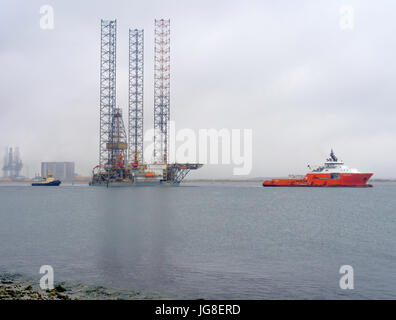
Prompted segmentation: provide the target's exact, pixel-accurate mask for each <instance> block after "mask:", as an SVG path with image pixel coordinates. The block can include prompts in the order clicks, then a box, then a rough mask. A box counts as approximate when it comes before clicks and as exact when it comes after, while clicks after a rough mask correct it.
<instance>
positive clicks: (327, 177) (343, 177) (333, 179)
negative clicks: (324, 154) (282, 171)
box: [263, 150, 373, 188]
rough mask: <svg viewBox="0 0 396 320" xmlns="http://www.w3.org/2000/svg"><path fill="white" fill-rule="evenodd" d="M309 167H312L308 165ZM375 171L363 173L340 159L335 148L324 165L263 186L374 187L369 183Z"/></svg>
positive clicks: (267, 181)
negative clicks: (335, 152) (349, 166)
mask: <svg viewBox="0 0 396 320" xmlns="http://www.w3.org/2000/svg"><path fill="white" fill-rule="evenodd" d="M308 168H310V169H311V167H310V166H309V165H308ZM372 175H373V173H361V172H359V171H358V170H357V169H350V168H348V167H347V166H345V165H344V163H343V162H342V161H338V159H337V157H336V156H335V154H334V152H333V150H331V153H330V158H328V159H327V161H326V162H325V163H324V165H322V166H320V167H317V168H315V169H313V170H311V172H309V173H307V174H306V175H305V176H301V177H290V178H288V179H272V180H266V181H264V182H263V187H361V188H364V187H372V185H371V184H367V182H368V181H369V179H370V178H371V176H372Z"/></svg>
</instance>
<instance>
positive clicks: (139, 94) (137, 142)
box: [128, 29, 144, 163]
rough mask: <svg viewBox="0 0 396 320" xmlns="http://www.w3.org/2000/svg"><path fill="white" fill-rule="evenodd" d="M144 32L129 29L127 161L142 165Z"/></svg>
mask: <svg viewBox="0 0 396 320" xmlns="http://www.w3.org/2000/svg"><path fill="white" fill-rule="evenodd" d="M143 42H144V31H143V30H137V29H134V30H131V29H129V109H128V159H129V162H132V161H133V162H134V161H135V160H136V161H137V162H138V163H143V81H144V76H143V69H144V55H143V52H144V44H143Z"/></svg>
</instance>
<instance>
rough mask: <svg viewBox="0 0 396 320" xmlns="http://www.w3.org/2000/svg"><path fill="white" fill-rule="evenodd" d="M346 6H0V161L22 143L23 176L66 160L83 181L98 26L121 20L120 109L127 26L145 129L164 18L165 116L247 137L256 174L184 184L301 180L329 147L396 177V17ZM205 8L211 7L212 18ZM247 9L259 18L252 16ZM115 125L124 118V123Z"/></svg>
mask: <svg viewBox="0 0 396 320" xmlns="http://www.w3.org/2000/svg"><path fill="white" fill-rule="evenodd" d="M383 3H385V4H386V5H385V4H383V5H379V4H374V3H369V2H364V3H361V2H358V1H348V3H347V5H350V6H351V7H352V8H353V10H354V25H353V28H352V29H348V30H345V29H342V28H341V27H340V7H341V6H342V5H345V4H346V3H344V2H343V1H332V2H314V1H303V2H300V3H298V4H297V3H296V4H294V3H291V2H284V1H280V2H278V3H276V4H275V3H271V2H262V1H250V2H247V3H245V2H236V1H233V2H226V1H219V2H216V3H212V2H210V5H209V2H208V1H202V2H200V3H195V2H194V3H189V4H186V3H180V2H178V1H170V2H168V3H167V4H164V3H162V2H160V1H147V2H145V3H141V2H135V3H133V2H130V1H118V5H117V6H113V5H112V4H111V3H110V2H106V1H97V2H96V3H95V5H89V4H86V3H84V4H81V3H78V2H74V1H68V2H61V1H51V3H50V5H51V6H52V7H53V9H54V29H52V30H43V29H41V28H40V18H41V16H42V14H40V7H41V6H42V5H45V4H46V3H43V2H41V1H31V2H29V3H26V2H22V1H20V0H17V1H9V0H6V1H4V2H3V5H2V10H1V13H0V15H1V18H2V19H1V23H2V24H3V26H2V28H1V31H0V34H1V42H0V55H1V60H0V61H1V62H0V63H1V65H2V71H3V72H2V77H1V81H2V86H1V88H2V89H1V96H2V104H1V115H2V117H1V120H0V121H1V122H0V126H1V128H2V135H1V137H0V147H1V149H0V152H2V154H0V157H1V159H2V160H3V158H4V154H3V153H4V150H5V148H6V147H7V146H8V147H19V152H20V157H21V159H22V161H23V164H24V167H23V169H22V175H27V172H26V171H27V170H28V172H29V176H30V177H33V176H34V174H35V173H39V172H40V166H41V162H49V161H72V162H75V166H76V173H78V174H80V175H83V176H89V175H90V173H91V169H92V168H93V167H94V166H95V165H97V163H98V153H99V71H100V20H101V19H116V20H117V24H118V26H117V106H118V107H120V108H122V110H123V114H124V115H127V109H128V29H129V28H139V29H144V30H145V42H144V46H145V51H144V58H145V61H144V63H145V68H144V77H145V79H144V92H145V95H144V117H145V118H144V131H147V130H150V129H151V128H152V127H153V73H154V72H153V53H154V43H153V42H154V40H153V39H154V32H153V30H154V19H160V18H169V19H170V20H171V107H170V108H171V120H174V121H175V123H176V127H177V130H180V129H184V128H188V129H191V130H193V131H195V132H198V131H199V129H216V130H220V129H222V128H226V129H228V130H231V129H241V130H243V129H251V130H252V135H253V149H252V151H253V159H252V160H253V161H252V170H251V172H250V174H248V175H246V176H233V174H232V173H233V168H234V167H235V166H234V165H205V166H204V167H203V168H201V169H200V170H197V171H196V172H191V173H190V175H189V176H188V179H227V178H231V179H232V178H237V179H240V178H242V179H243V178H248V179H249V178H254V177H275V176H287V175H288V174H304V173H305V172H306V171H307V165H308V164H311V165H319V164H321V163H323V162H324V161H325V160H326V158H327V157H328V155H329V153H330V149H334V151H335V153H336V154H337V156H338V157H339V158H340V159H342V160H343V161H345V164H346V165H348V166H350V167H353V168H357V169H359V170H360V171H362V172H374V176H373V179H376V178H384V179H385V178H395V177H396V174H395V173H394V171H393V170H394V169H393V164H394V162H395V160H396V151H395V148H393V146H394V141H395V140H396V129H395V126H394V119H395V116H396V111H395V108H394V94H393V88H392V84H393V80H394V78H395V74H396V67H395V62H394V59H393V56H394V52H395V44H394V40H393V35H392V30H393V29H394V24H395V22H394V19H393V16H392V12H393V9H395V7H396V5H395V4H394V3H392V2H390V1H384V2H383ZM208 7H210V8H211V9H210V10H208ZM253 9H254V10H253ZM124 124H125V125H126V124H127V121H126V118H125V116H124Z"/></svg>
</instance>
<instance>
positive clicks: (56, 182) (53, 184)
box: [32, 180, 61, 187]
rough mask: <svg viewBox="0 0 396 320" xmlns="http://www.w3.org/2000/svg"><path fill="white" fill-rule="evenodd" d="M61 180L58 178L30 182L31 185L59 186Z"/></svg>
mask: <svg viewBox="0 0 396 320" xmlns="http://www.w3.org/2000/svg"><path fill="white" fill-rule="evenodd" d="M60 184H61V182H60V181H59V180H55V181H51V182H37V183H32V186H33V187H53V186H55V187H56V186H59V185H60Z"/></svg>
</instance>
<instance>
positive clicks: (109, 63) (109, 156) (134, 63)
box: [90, 19, 202, 187]
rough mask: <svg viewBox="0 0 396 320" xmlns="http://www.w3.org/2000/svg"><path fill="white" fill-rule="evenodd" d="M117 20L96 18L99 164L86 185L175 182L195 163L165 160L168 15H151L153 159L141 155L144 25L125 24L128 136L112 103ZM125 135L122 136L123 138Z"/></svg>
mask: <svg viewBox="0 0 396 320" xmlns="http://www.w3.org/2000/svg"><path fill="white" fill-rule="evenodd" d="M116 36H117V21H116V20H102V21H101V64H100V138H99V140H100V142H99V164H98V165H97V166H96V167H94V168H93V172H92V180H91V182H90V185H94V186H107V187H110V186H111V187H113V186H140V185H167V186H168V185H173V186H175V185H179V184H180V182H181V181H182V180H183V179H184V177H185V176H186V175H187V174H188V172H190V170H195V169H198V168H200V167H202V164H199V163H168V146H169V141H168V140H169V139H168V138H169V133H168V131H169V120H170V20H164V19H161V20H155V40H154V46H155V48H154V162H153V163H150V164H147V163H144V161H143V79H144V71H143V69H144V31H143V30H137V29H134V30H132V29H130V30H129V106H128V137H127V136H126V132H125V128H124V124H123V120H122V110H121V109H120V108H118V107H116ZM127 139H128V141H127Z"/></svg>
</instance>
